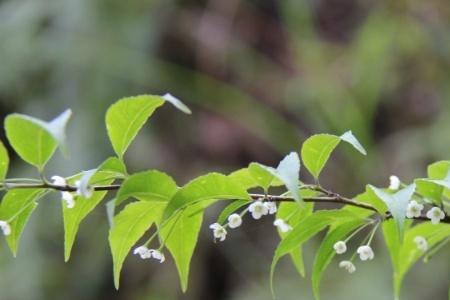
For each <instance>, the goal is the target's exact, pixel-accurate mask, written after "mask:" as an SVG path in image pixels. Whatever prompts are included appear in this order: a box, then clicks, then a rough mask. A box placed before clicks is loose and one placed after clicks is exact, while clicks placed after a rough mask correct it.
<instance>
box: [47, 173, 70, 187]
mask: <svg viewBox="0 0 450 300" xmlns="http://www.w3.org/2000/svg"><path fill="white" fill-rule="evenodd" d="M51 180H52V183H53V184H54V185H59V186H66V185H67V181H66V179H65V178H64V177H61V176H58V175H54V176H52V178H51Z"/></svg>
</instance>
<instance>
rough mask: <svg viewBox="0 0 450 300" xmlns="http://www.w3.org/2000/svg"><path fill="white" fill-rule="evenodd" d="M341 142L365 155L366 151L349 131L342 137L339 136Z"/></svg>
mask: <svg viewBox="0 0 450 300" xmlns="http://www.w3.org/2000/svg"><path fill="white" fill-rule="evenodd" d="M341 140H343V141H344V142H347V143H349V144H350V145H352V146H353V147H354V148H355V149H356V150H358V151H359V152H360V153H361V154H362V155H367V152H366V149H364V147H363V146H362V145H361V143H360V142H359V141H358V140H357V139H356V137H355V136H354V135H353V133H352V132H351V131H350V130H349V131H347V132H346V133H344V134H343V135H341Z"/></svg>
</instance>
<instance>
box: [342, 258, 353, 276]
mask: <svg viewBox="0 0 450 300" xmlns="http://www.w3.org/2000/svg"><path fill="white" fill-rule="evenodd" d="M339 268H344V269H346V270H347V272H349V273H350V274H351V273H353V272H355V271H356V267H355V265H354V264H353V263H352V262H351V261H349V260H343V261H341V262H340V263H339Z"/></svg>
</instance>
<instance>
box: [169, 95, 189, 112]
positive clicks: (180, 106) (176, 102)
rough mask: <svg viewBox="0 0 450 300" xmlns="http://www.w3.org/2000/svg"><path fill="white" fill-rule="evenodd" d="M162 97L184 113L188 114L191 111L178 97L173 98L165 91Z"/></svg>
mask: <svg viewBox="0 0 450 300" xmlns="http://www.w3.org/2000/svg"><path fill="white" fill-rule="evenodd" d="M162 98H163V99H164V100H166V101H167V102H170V103H171V104H172V105H173V106H175V107H176V108H177V109H179V110H180V111H182V112H184V113H185V114H188V115H190V114H191V113H192V112H191V110H190V109H189V107H187V106H186V104H184V103H183V102H181V100H180V99H178V98H175V97H174V96H172V95H171V94H169V93H167V94H165V95H163V96H162Z"/></svg>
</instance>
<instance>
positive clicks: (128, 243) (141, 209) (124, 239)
mask: <svg viewBox="0 0 450 300" xmlns="http://www.w3.org/2000/svg"><path fill="white" fill-rule="evenodd" d="M165 205H166V204H165V203H161V202H147V201H139V202H133V203H130V204H128V205H127V206H126V207H125V208H124V209H123V210H122V211H121V212H120V213H119V214H117V215H116V216H115V217H114V222H113V226H112V227H111V229H110V231H109V244H110V247H111V254H112V257H113V266H114V285H115V287H116V289H119V283H120V271H121V270H122V265H123V263H124V261H125V258H126V257H127V255H128V253H129V252H130V249H131V247H133V245H134V244H135V243H136V242H137V241H138V240H139V239H140V238H141V237H142V236H143V235H144V233H145V232H146V231H147V230H148V229H149V228H150V227H151V226H152V224H153V223H156V222H158V221H159V220H160V219H161V215H162V212H163V210H164V207H165Z"/></svg>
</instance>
